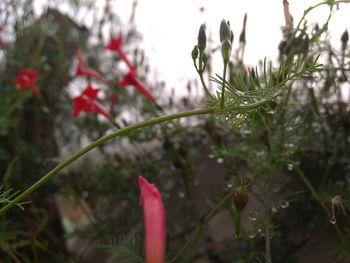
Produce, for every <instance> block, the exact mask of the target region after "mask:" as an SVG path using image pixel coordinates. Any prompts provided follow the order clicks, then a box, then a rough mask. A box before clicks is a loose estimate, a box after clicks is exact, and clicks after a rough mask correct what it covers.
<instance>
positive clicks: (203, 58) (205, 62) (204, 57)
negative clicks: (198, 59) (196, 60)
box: [202, 53, 208, 65]
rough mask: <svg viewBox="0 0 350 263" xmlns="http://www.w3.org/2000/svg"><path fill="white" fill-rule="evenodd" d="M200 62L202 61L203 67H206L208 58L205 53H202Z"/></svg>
mask: <svg viewBox="0 0 350 263" xmlns="http://www.w3.org/2000/svg"><path fill="white" fill-rule="evenodd" d="M202 61H203V63H204V65H206V64H207V62H208V56H207V55H206V54H205V53H203V55H202Z"/></svg>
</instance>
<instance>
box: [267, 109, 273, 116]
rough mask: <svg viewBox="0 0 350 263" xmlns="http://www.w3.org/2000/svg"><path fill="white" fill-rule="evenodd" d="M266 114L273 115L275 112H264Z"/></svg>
mask: <svg viewBox="0 0 350 263" xmlns="http://www.w3.org/2000/svg"><path fill="white" fill-rule="evenodd" d="M266 113H267V114H271V115H272V114H275V112H274V111H273V110H271V111H268V112H266Z"/></svg>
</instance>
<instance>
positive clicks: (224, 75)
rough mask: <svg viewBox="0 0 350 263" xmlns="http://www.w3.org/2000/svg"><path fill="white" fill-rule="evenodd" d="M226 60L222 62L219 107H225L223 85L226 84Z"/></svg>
mask: <svg viewBox="0 0 350 263" xmlns="http://www.w3.org/2000/svg"><path fill="white" fill-rule="evenodd" d="M227 64H228V63H227V62H224V73H223V76H222V89H221V104H220V105H221V108H224V107H225V85H226V70H227Z"/></svg>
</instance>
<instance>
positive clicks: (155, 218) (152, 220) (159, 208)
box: [139, 176, 166, 263]
mask: <svg viewBox="0 0 350 263" xmlns="http://www.w3.org/2000/svg"><path fill="white" fill-rule="evenodd" d="M139 187H140V189H141V204H142V206H143V212H144V218H145V219H144V221H145V251H146V263H164V255H165V238H166V227H165V210H164V206H163V202H162V197H161V195H160V193H159V190H158V189H157V187H156V186H155V185H154V184H150V183H149V182H148V181H147V180H146V179H145V178H143V177H142V176H139Z"/></svg>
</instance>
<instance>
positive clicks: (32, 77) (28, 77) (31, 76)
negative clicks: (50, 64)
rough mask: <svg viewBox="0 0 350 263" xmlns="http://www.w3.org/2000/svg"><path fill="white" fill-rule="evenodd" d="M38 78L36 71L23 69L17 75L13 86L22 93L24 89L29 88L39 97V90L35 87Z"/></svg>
mask: <svg viewBox="0 0 350 263" xmlns="http://www.w3.org/2000/svg"><path fill="white" fill-rule="evenodd" d="M38 78H39V73H38V71H36V70H34V69H29V68H23V69H21V71H20V72H19V74H18V75H17V77H16V79H15V84H16V85H17V86H18V87H19V90H20V91H22V90H24V89H25V88H30V89H31V90H32V92H33V93H34V94H36V95H40V90H39V89H38V87H37V86H36V82H37V80H38Z"/></svg>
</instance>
